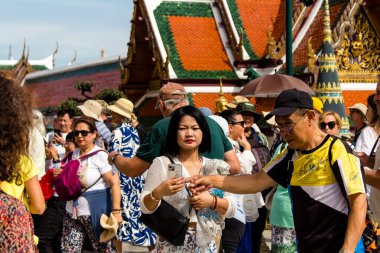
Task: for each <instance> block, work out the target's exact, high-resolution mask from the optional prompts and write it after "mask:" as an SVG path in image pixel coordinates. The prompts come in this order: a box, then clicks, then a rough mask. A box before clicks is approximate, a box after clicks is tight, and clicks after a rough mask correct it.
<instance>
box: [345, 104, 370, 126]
mask: <svg viewBox="0 0 380 253" xmlns="http://www.w3.org/2000/svg"><path fill="white" fill-rule="evenodd" d="M348 109H349V110H350V112H351V111H352V110H358V111H359V112H360V113H361V114H362V117H363V122H364V123H368V119H367V115H366V113H367V110H368V108H367V106H365V105H364V104H362V103H357V104H354V105H353V106H351V107H348Z"/></svg>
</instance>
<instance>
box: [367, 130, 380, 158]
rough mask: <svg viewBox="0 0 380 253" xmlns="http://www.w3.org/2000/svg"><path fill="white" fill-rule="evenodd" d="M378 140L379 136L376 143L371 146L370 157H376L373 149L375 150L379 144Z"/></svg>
mask: <svg viewBox="0 0 380 253" xmlns="http://www.w3.org/2000/svg"><path fill="white" fill-rule="evenodd" d="M379 139H380V135H379V136H378V137H377V139H376V142H375V144H374V145H373V147H372V150H371V152H370V153H369V155H370V156H375V155H376V152H375V149H376V146H377V143H378V142H379Z"/></svg>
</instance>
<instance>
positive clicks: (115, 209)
mask: <svg viewBox="0 0 380 253" xmlns="http://www.w3.org/2000/svg"><path fill="white" fill-rule="evenodd" d="M113 211H121V209H120V208H119V209H117V208H114V209H112V212H113Z"/></svg>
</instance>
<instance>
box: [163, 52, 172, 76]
mask: <svg viewBox="0 0 380 253" xmlns="http://www.w3.org/2000/svg"><path fill="white" fill-rule="evenodd" d="M165 51H166V59H165V63H164V70H163V72H164V73H163V74H162V76H163V78H164V79H169V77H170V73H169V63H170V47H169V45H166V48H165Z"/></svg>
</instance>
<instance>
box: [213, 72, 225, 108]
mask: <svg viewBox="0 0 380 253" xmlns="http://www.w3.org/2000/svg"><path fill="white" fill-rule="evenodd" d="M219 85H220V91H219V97H218V98H217V99H216V100H215V105H216V109H215V111H216V112H217V113H221V112H222V111H224V110H226V109H227V107H226V104H227V103H228V100H227V99H226V98H225V97H224V93H223V82H222V77H220V83H219Z"/></svg>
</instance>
